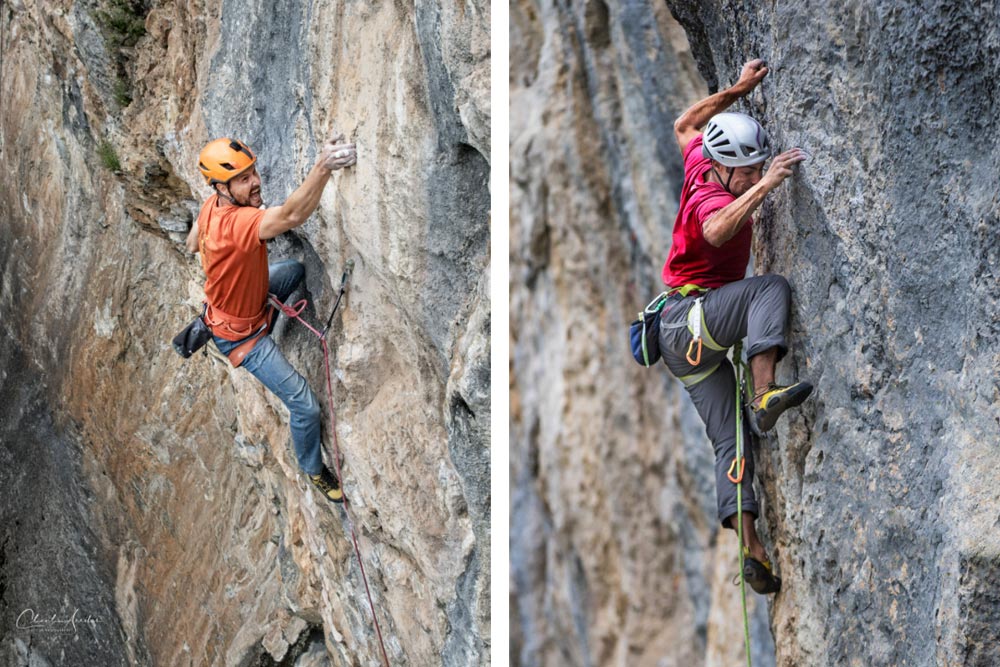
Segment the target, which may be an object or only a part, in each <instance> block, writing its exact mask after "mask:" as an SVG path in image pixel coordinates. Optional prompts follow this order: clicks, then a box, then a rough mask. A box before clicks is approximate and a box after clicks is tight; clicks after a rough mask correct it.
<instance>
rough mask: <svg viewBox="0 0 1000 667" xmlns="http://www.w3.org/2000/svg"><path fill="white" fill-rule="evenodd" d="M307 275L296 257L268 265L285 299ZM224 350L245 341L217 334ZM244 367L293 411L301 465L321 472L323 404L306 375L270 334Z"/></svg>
mask: <svg viewBox="0 0 1000 667" xmlns="http://www.w3.org/2000/svg"><path fill="white" fill-rule="evenodd" d="M304 277H305V268H304V267H303V266H302V264H301V263H299V262H297V261H295V260H294V259H288V260H284V261H281V262H276V263H274V264H270V265H269V266H268V291H269V292H270V293H271V294H274V295H276V296H277V297H278V299H279V300H280V301H281V302H284V301H285V300H286V299H287V298H288V297H290V296H291V295H292V292H294V291H295V288H296V287H298V285H299V283H301V282H302V279H303V278H304ZM214 340H215V346H216V347H217V348H219V351H220V352H222V354H229V353H230V352H231V351H232V350H233V349H234V348H236V346H237V345H239V344H240V343H241V342H242V341H229V340H226V339H224V338H219V337H218V336H215V337H214ZM242 368H245V369H246V370H248V371H250V374H251V375H253V376H254V377H255V378H257V379H258V380H260V381H261V383H263V385H264V386H265V387H267V388H268V389H269V390H271V393H273V394H274V395H275V396H277V397H278V398H280V399H281V402H282V403H284V404H285V406H286V407H287V408H288V412H289V413H290V419H289V425H290V426H291V430H292V444H293V445H294V446H295V457H296V458H297V459H298V461H299V467H300V468H302V470H303V471H304V472H305V473H306V474H308V475H318V474H319V473H320V471H322V469H323V455H322V440H321V439H320V416H321V411H320V405H319V401H317V400H316V395H315V394H314V393H313V391H312V389H310V388H309V384H308V383H307V382H306V379H305V378H304V377H302V376H301V375H299V374H298V372H296V370H295V369H294V368H292V365H291V364H290V363H288V360H287V359H285V355H283V354H282V353H281V350H279V349H278V346H277V344H276V343H275V342H274V339H273V338H271V336H270V335H267V336H263V337H262V338H261V339H260V340H258V341H257V344H256V345H254V347H253V350H251V351H250V354H248V355H247V356H246V358H245V359H244V360H243V365H242Z"/></svg>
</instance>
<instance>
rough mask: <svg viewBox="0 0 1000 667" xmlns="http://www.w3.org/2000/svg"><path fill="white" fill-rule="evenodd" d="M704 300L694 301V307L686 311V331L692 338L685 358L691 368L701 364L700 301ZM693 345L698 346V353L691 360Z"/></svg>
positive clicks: (701, 297)
mask: <svg viewBox="0 0 1000 667" xmlns="http://www.w3.org/2000/svg"><path fill="white" fill-rule="evenodd" d="M704 298H705V297H703V296H700V297H698V298H697V299H695V300H694V305H693V306H691V310H689V311H688V329H690V330H691V335H692V336H693V338H692V339H691V342H690V343H689V344H688V349H687V357H686V358H687V362H688V363H689V364H691V365H692V366H697V365H698V364H700V363H701V345H702V341H701V324H702V319H703V317H702V307H701V301H702V299H704ZM695 343H697V344H698V352H697V354H696V355H695V356H694V358H693V359H692V358H691V353H692V352H693V351H694V346H695Z"/></svg>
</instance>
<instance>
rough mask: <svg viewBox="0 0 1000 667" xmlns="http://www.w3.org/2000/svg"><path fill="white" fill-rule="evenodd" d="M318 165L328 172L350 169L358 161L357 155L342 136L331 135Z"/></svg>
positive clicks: (352, 146) (353, 147) (350, 144)
mask: <svg viewBox="0 0 1000 667" xmlns="http://www.w3.org/2000/svg"><path fill="white" fill-rule="evenodd" d="M319 161H320V163H321V164H322V165H323V167H325V168H326V169H329V170H330V171H336V170H338V169H344V168H345V167H350V166H352V165H353V164H355V163H356V162H357V161H358V153H357V149H356V147H355V145H354V144H353V143H347V139H346V138H345V137H344V135H343V134H336V135H331V136H330V138H329V139H327V142H326V144H325V145H324V146H323V151H322V152H321V153H320V158H319Z"/></svg>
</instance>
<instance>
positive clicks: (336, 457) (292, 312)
mask: <svg viewBox="0 0 1000 667" xmlns="http://www.w3.org/2000/svg"><path fill="white" fill-rule="evenodd" d="M269 298H270V301H271V305H272V306H274V307H275V308H277V309H279V310H280V311H281V312H283V313H284V314H285V315H287V316H288V317H290V318H292V319H296V320H298V321H299V322H301V323H302V324H303V325H305V327H306V328H307V329H309V331H312V332H313V333H314V334H316V336H317V337H318V338H319V342H320V343H321V344H322V346H323V363H324V365H325V366H326V397H327V400H328V402H329V405H330V433H331V434H332V437H333V463H334V467H335V468H336V471H337V482H338V483H339V484H340V489H341V491H342V492H343V490H344V476H343V475H341V474H340V445H339V444H338V443H337V413H336V411H335V410H334V408H333V381H332V379H331V377H330V348H329V347H328V346H327V344H326V334H325V333H320V332H319V331H317V330H316V329H315V328H313V327H312V326H311V325H310V324H309V323H308V322H306V321H305V320H304V319H302V317H301V316H300V315H301V313H302V311H303V310H305V307H306V305H307V304H308V302H307V301H306V300H305V299H302V300H301V301H299V302H298V303H296V304H295V305H294V306H286V305H285V304H283V303H281V302H280V301H278V299H277V298H276V297H275V296H274V295H273V294H272V295H270V297H269ZM344 513H345V514H346V515H347V525H348V527H349V528H350V529H351V541H352V542H353V543H354V555H355V556H357V558H358V567H360V568H361V580H362V581H363V582H364V583H365V595H367V596H368V607H369V608H370V609H371V610H372V620H374V621H375V633H376V634H377V635H378V643H379V647H380V648H381V649H382V659H383V660H384V661H385V666H386V667H389V656H388V655H387V654H386V652H385V642H384V641H382V628H381V627H379V624H378V616H377V615H376V614H375V603H374V602H372V593H371V590H369V588H368V576H367V575H366V574H365V564H364V562H363V561H362V560H361V549H360V548H359V547H358V534H357V532H356V531H355V530H354V521H353V520H352V519H351V504H350V502H349V501H348V500H347V493H344Z"/></svg>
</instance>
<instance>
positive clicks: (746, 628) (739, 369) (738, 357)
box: [733, 341, 752, 667]
mask: <svg viewBox="0 0 1000 667" xmlns="http://www.w3.org/2000/svg"><path fill="white" fill-rule="evenodd" d="M733 366H734V367H735V372H736V461H735V464H736V465H735V468H736V471H737V478H736V479H737V480H738V481H737V482H736V525H737V529H736V533H737V539H738V540H739V551H740V599H741V600H742V602H743V647H744V650H745V652H746V656H747V667H752V663H751V661H750V619H749V617H748V616H747V587H746V577H745V576H744V573H743V553H744V549H743V381H744V378H745V377H746V371H747V367H746V364H745V363H743V341H740V342H738V343H736V345H734V346H733Z"/></svg>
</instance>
